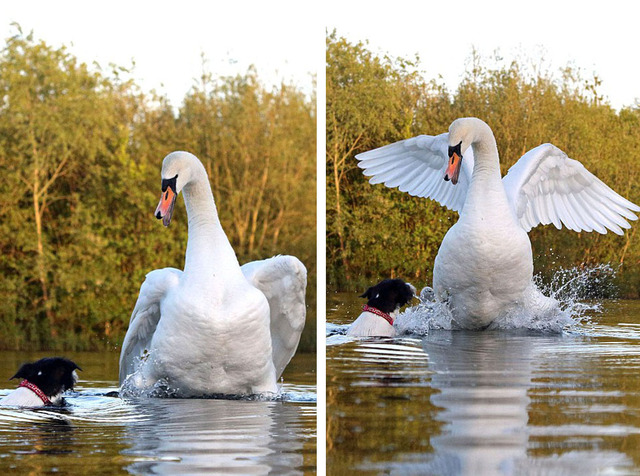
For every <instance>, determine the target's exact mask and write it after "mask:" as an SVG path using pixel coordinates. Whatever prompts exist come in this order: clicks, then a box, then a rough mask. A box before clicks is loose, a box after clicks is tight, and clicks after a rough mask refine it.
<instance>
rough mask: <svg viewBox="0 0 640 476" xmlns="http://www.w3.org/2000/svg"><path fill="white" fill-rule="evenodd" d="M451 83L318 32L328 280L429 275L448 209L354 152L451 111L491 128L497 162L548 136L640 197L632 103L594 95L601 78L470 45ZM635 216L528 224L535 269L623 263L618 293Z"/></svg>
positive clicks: (434, 123) (429, 127)
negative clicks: (601, 223)
mask: <svg viewBox="0 0 640 476" xmlns="http://www.w3.org/2000/svg"><path fill="white" fill-rule="evenodd" d="M471 59H472V61H471V62H470V66H469V68H468V71H467V73H466V77H465V78H464V80H463V81H462V83H461V84H460V86H459V88H458V89H457V90H456V91H455V92H453V93H451V92H449V91H448V90H447V89H446V88H445V87H444V86H442V85H441V84H438V83H437V82H436V81H433V80H432V81H426V80H425V79H424V78H423V75H421V74H420V73H419V71H418V64H417V62H411V61H406V60H401V59H397V58H388V57H380V56H378V55H375V54H373V53H372V52H371V51H369V50H368V49H367V47H366V45H365V44H363V43H358V44H353V43H350V42H348V41H347V40H345V39H344V38H340V37H339V36H338V35H337V34H336V33H335V32H334V33H332V34H330V35H329V36H328V37H327V281H328V284H327V285H328V287H329V288H333V289H341V290H347V289H348V290H352V289H354V288H359V289H362V288H363V287H364V286H367V285H370V284H371V283H373V282H376V281H378V280H379V279H381V278H383V277H395V276H400V277H403V278H406V279H409V280H411V281H412V282H413V283H414V284H416V285H419V286H422V285H425V284H428V283H429V284H430V283H431V278H432V275H431V271H432V265H433V260H434V258H435V255H436V253H437V250H438V246H439V244H440V242H441V240H442V238H443V236H444V234H445V232H446V231H447V230H448V229H449V227H450V226H451V225H452V224H453V223H454V222H455V220H456V217H457V214H455V213H452V212H448V211H446V210H445V209H444V208H443V207H441V206H440V205H438V204H437V203H435V202H433V201H431V200H426V199H422V198H414V197H411V196H409V195H407V194H405V193H402V192H399V191H397V190H390V189H387V188H386V187H384V186H383V185H376V186H372V185H370V184H369V183H368V182H367V181H366V178H365V177H364V176H363V175H362V173H361V171H360V170H359V169H358V168H357V165H356V160H355V159H354V156H355V154H357V153H359V152H363V151H366V150H369V149H372V148H375V147H379V146H382V145H384V144H387V143H390V142H393V141H397V140H401V139H405V138H407V137H411V136H415V135H418V134H432V135H435V134H439V133H441V132H446V131H447V129H448V127H449V124H450V123H451V122H452V121H453V120H454V119H456V118H458V117H466V116H477V117H479V118H481V119H483V120H484V121H486V122H487V123H488V124H489V125H490V126H491V127H492V129H493V131H494V133H495V135H496V140H497V142H498V150H499V151H500V157H501V165H502V171H503V173H506V171H507V169H508V168H509V167H510V166H511V165H513V163H514V162H515V161H516V160H517V159H518V158H519V157H520V156H521V155H522V154H523V153H524V152H525V151H527V150H529V149H531V148H533V147H535V146H537V145H539V144H541V143H544V142H551V143H553V144H555V145H556V146H558V147H560V148H561V149H562V150H564V151H565V152H566V153H567V154H568V155H569V156H570V157H572V158H575V159H577V160H580V161H581V162H582V163H583V164H584V165H585V166H586V167H587V168H588V169H589V170H590V171H591V172H593V173H594V174H595V175H597V176H598V177H600V178H601V179H602V180H604V182H606V183H607V184H608V185H609V186H611V187H612V188H613V189H615V190H616V191H617V192H618V193H620V194H621V195H623V196H625V197H627V198H629V199H630V200H631V201H633V202H635V203H640V187H639V184H638V174H639V173H640V160H639V158H638V157H637V156H638V154H639V153H640V152H638V151H639V150H640V148H639V146H640V127H639V126H640V111H639V110H638V108H634V107H629V108H625V109H622V110H621V111H619V112H617V111H616V110H614V109H613V108H612V107H611V106H609V105H608V104H607V103H606V102H604V101H603V100H602V97H600V96H599V95H598V86H599V80H598V78H597V77H594V78H593V80H590V81H584V80H583V79H581V77H580V75H579V72H578V71H576V70H575V69H571V68H567V69H565V70H564V71H561V72H560V74H550V73H546V72H543V71H541V70H540V69H539V68H528V69H527V70H525V65H523V64H519V63H518V62H513V63H511V64H507V65H504V63H503V62H499V61H498V62H497V63H496V64H497V66H491V67H488V66H484V64H485V63H488V60H486V59H484V60H483V59H480V58H478V57H477V55H475V54H474V55H473V56H472V58H471ZM638 226H639V225H638V224H636V223H634V224H633V228H632V229H631V230H629V231H628V232H626V233H625V235H624V236H622V237H620V236H617V235H615V234H612V233H609V234H607V235H600V234H598V233H574V232H572V231H568V230H566V229H563V230H561V231H558V230H556V229H555V228H554V227H553V226H546V227H538V228H536V229H534V230H532V232H531V233H530V236H531V240H532V243H533V249H534V257H535V260H534V263H535V268H536V271H537V272H541V273H542V274H545V275H550V274H551V273H552V272H553V270H554V269H557V268H559V267H561V266H563V267H573V266H580V265H592V264H597V263H611V264H612V265H614V266H618V265H620V264H622V266H621V267H620V268H619V270H618V283H619V288H620V293H621V295H623V296H628V297H638V294H639V293H640V269H639V268H640V267H639V266H638V263H639V261H640V243H639V241H638V240H637V239H636V238H635V236H636V231H637V229H638Z"/></svg>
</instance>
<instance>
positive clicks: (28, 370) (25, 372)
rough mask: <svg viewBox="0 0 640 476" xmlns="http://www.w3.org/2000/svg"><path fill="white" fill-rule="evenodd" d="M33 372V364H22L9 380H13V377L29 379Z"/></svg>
mask: <svg viewBox="0 0 640 476" xmlns="http://www.w3.org/2000/svg"><path fill="white" fill-rule="evenodd" d="M34 372H35V369H34V367H33V364H30V363H26V364H22V367H20V368H19V369H18V371H17V372H16V374H15V375H14V376H13V377H11V378H10V379H9V380H13V379H14V378H25V379H27V380H29V379H30V378H31V377H32V376H33V373H34Z"/></svg>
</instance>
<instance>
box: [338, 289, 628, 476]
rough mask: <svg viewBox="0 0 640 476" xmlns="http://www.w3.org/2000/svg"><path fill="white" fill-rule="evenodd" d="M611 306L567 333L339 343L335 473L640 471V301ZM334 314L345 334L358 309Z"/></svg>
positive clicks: (436, 334)
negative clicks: (344, 326)
mask: <svg viewBox="0 0 640 476" xmlns="http://www.w3.org/2000/svg"><path fill="white" fill-rule="evenodd" d="M340 300H341V301H340ZM341 302H342V303H343V304H341ZM604 307H605V310H604V313H603V314H602V315H599V316H597V317H595V320H596V321H597V322H598V325H596V326H594V327H592V328H589V330H585V331H584V332H576V331H574V332H572V333H571V334H564V335H558V334H556V335H545V334H540V333H537V334H535V333H530V332H521V333H518V332H504V331H492V332H463V331H432V332H430V333H429V334H428V335H427V336H425V337H423V338H419V339H409V338H402V339H368V340H364V341H351V340H349V339H346V338H344V337H343V336H338V335H334V336H332V337H330V338H329V344H333V345H329V346H328V348H327V358H328V366H327V405H328V408H327V418H328V422H327V424H328V433H329V434H328V454H327V465H328V473H329V474H342V473H344V472H346V471H348V470H357V471H359V472H361V473H363V474H379V473H385V474H386V473H391V474H438V475H448V474H465V475H467V474H468V475H480V474H585V475H586V474H595V473H599V474H601V473H614V474H637V473H638V472H640V379H638V371H639V370H640V346H639V345H638V344H639V342H638V339H640V327H639V326H638V325H637V324H635V322H634V321H637V320H638V319H637V316H638V315H640V303H638V302H608V303H606V304H605V306H604ZM328 308H329V309H331V311H330V313H331V314H330V315H329V316H328V320H329V321H330V322H332V324H333V326H332V327H331V329H332V331H333V332H335V331H337V330H340V325H342V324H346V323H348V322H350V321H351V320H352V319H353V318H354V317H353V316H351V315H347V312H346V309H349V308H353V309H355V311H351V309H350V311H351V312H355V313H357V309H358V303H357V302H356V301H355V300H351V301H350V300H349V298H348V297H346V296H338V297H337V299H336V304H334V306H333V309H332V306H331V305H329V306H328ZM620 323H623V324H620ZM336 325H337V327H336Z"/></svg>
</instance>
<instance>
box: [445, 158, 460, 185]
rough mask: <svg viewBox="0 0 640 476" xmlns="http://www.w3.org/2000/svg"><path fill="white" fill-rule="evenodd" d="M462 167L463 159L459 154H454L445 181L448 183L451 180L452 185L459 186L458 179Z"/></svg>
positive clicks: (450, 159)
mask: <svg viewBox="0 0 640 476" xmlns="http://www.w3.org/2000/svg"><path fill="white" fill-rule="evenodd" d="M461 166H462V157H460V156H459V155H458V154H456V153H455V152H454V153H453V155H452V156H451V157H450V158H449V166H448V167H447V170H446V171H445V173H444V179H445V180H447V181H449V180H451V183H452V184H453V185H455V184H457V183H458V177H459V176H460V168H461Z"/></svg>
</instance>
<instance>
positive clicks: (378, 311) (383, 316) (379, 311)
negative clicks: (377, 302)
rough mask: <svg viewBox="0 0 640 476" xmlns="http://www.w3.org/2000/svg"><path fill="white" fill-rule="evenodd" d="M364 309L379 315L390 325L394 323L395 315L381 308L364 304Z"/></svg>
mask: <svg viewBox="0 0 640 476" xmlns="http://www.w3.org/2000/svg"><path fill="white" fill-rule="evenodd" d="M362 310H363V311H365V312H371V313H373V314H375V315H377V316H380V317H382V318H383V319H384V320H385V321H387V322H388V323H389V324H390V325H393V317H391V316H390V315H389V314H387V313H386V312H382V311H381V310H380V309H376V308H375V307H371V306H367V305H366V304H365V305H364V306H362Z"/></svg>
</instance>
